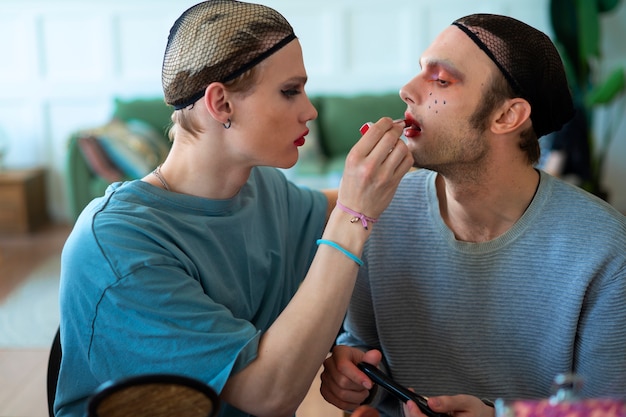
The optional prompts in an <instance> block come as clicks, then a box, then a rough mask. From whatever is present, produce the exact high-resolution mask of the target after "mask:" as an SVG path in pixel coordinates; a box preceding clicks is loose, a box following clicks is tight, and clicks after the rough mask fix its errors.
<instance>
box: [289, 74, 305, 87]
mask: <svg viewBox="0 0 626 417" xmlns="http://www.w3.org/2000/svg"><path fill="white" fill-rule="evenodd" d="M307 81H308V77H307V76H300V75H296V76H294V77H291V78H288V79H286V80H285V81H284V82H283V83H284V84H302V85H305V84H306V82H307Z"/></svg>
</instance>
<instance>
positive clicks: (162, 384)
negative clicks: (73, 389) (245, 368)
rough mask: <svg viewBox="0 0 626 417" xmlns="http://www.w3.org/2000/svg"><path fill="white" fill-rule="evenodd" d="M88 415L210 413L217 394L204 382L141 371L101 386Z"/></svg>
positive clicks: (192, 416)
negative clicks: (146, 373)
mask: <svg viewBox="0 0 626 417" xmlns="http://www.w3.org/2000/svg"><path fill="white" fill-rule="evenodd" d="M88 411H89V417H129V416H132V417H142V416H150V417H180V416H186V417H213V416H215V415H217V412H218V411H219V398H218V396H217V394H216V393H215V391H214V390H213V389H212V388H211V387H209V386H208V385H207V384H205V383H203V382H201V381H198V380H196V379H193V378H189V377H184V376H178V375H164V374H155V375H141V376H137V377H131V378H127V379H124V380H120V381H113V382H108V383H105V384H103V385H102V386H100V387H99V388H98V389H97V390H96V392H95V393H94V394H93V396H92V397H91V398H90V399H89V403H88Z"/></svg>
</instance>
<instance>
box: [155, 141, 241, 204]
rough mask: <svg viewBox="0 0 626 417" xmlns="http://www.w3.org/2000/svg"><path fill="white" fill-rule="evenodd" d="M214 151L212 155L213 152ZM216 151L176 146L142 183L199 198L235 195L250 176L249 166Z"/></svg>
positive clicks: (221, 197)
mask: <svg viewBox="0 0 626 417" xmlns="http://www.w3.org/2000/svg"><path fill="white" fill-rule="evenodd" d="M210 152H212V153H210ZM202 154H204V155H214V154H215V152H214V150H212V151H210V150H206V149H202V150H200V149H198V147H196V146H190V145H189V144H187V145H185V144H184V143H182V144H181V143H180V142H179V143H177V142H176V141H175V142H174V144H173V145H172V149H171V150H170V153H169V155H168V157H167V159H166V160H165V162H163V164H162V165H161V166H160V167H159V168H158V169H156V170H155V171H154V172H153V173H151V174H149V175H147V176H146V177H145V178H144V179H143V180H144V181H146V182H148V183H150V184H152V185H155V186H157V187H160V188H163V189H166V190H167V191H171V192H176V193H180V194H187V195H193V196H196V197H202V198H210V199H214V200H224V199H228V198H232V197H233V196H235V195H236V194H237V193H238V192H239V190H240V189H241V187H243V186H244V184H245V183H246V182H247V181H248V178H249V177H250V171H251V168H250V167H238V166H236V165H235V164H233V163H231V162H230V161H229V160H227V158H225V157H221V158H220V157H219V156H216V157H214V158H199V157H198V155H202Z"/></svg>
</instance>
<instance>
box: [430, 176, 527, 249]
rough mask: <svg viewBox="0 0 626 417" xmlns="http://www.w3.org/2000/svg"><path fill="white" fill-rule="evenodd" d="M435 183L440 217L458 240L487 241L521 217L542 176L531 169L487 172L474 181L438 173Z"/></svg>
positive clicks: (503, 231)
mask: <svg viewBox="0 0 626 417" xmlns="http://www.w3.org/2000/svg"><path fill="white" fill-rule="evenodd" d="M476 180H478V181H476ZM436 184H437V197H438V199H439V208H440V213H441V217H442V218H443V220H444V221H445V223H446V224H447V225H448V227H449V228H450V229H451V230H452V231H453V232H454V234H455V236H456V238H457V239H459V240H462V241H467V242H486V241H489V240H492V239H495V238H496V237H498V236H500V235H502V234H503V233H505V232H506V231H507V230H509V229H510V228H511V227H512V226H513V225H514V224H515V222H517V221H518V220H519V219H520V217H522V215H523V214H524V212H525V211H526V209H527V208H528V206H529V205H530V203H531V202H532V199H533V197H534V195H535V192H536V190H537V187H538V185H539V173H538V172H537V171H536V170H535V169H534V168H533V167H531V166H528V167H525V168H524V169H522V170H514V171H509V172H508V175H507V173H504V174H502V173H499V175H494V174H489V173H486V174H485V175H482V176H481V178H476V179H475V180H473V181H471V182H468V181H466V180H462V181H455V180H453V179H450V178H446V177H444V176H443V175H441V174H439V175H438V176H437V182H436Z"/></svg>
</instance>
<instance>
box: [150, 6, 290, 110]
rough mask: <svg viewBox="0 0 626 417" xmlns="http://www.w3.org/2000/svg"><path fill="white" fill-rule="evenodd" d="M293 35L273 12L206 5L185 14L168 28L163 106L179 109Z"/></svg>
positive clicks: (163, 77) (287, 40) (255, 61)
mask: <svg viewBox="0 0 626 417" xmlns="http://www.w3.org/2000/svg"><path fill="white" fill-rule="evenodd" d="M295 38H296V35H295V34H294V32H293V28H292V27H291V25H290V24H289V22H287V20H286V19H285V18H284V17H283V16H282V15H281V14H280V13H278V12H277V11H276V10H274V9H271V8H269V7H266V6H262V5H260V4H252V3H244V2H240V1H234V0H209V1H205V2H202V3H199V4H197V5H195V6H193V7H191V8H190V9H188V10H187V11H185V12H184V13H183V14H182V15H181V16H180V17H179V18H178V19H177V20H176V22H174V26H172V29H170V34H169V37H168V39H167V47H166V48H165V57H164V58H163V69H162V73H161V80H162V83H163V92H164V94H165V102H166V103H167V104H169V105H172V106H174V108H175V109H181V108H184V107H187V106H189V105H191V104H193V103H195V102H196V101H197V100H198V99H200V98H201V97H202V96H203V95H204V90H205V89H206V87H207V86H208V85H209V84H211V83H212V82H216V81H217V82H227V81H230V80H233V79H235V78H237V77H238V76H240V75H241V74H243V73H244V72H246V71H248V70H249V69H250V68H252V67H254V66H255V65H257V64H258V63H259V62H261V61H263V60H264V59H266V58H267V57H269V56H270V55H272V54H273V53H274V52H276V51H278V50H279V49H281V48H282V47H283V46H285V45H287V44H288V43H289V42H291V41H292V40H293V39H295Z"/></svg>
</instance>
